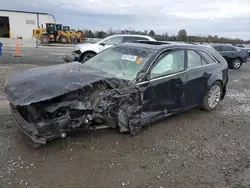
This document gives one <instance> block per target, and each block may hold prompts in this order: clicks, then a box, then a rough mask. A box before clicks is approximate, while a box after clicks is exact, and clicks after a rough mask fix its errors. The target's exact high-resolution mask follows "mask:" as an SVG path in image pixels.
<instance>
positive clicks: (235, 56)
mask: <svg viewBox="0 0 250 188" xmlns="http://www.w3.org/2000/svg"><path fill="white" fill-rule="evenodd" d="M212 47H213V48H214V49H216V50H217V51H218V52H220V54H221V55H222V56H223V57H224V58H225V59H226V61H227V63H228V66H229V68H232V69H239V68H240V67H241V66H242V64H243V63H246V62H247V58H248V54H247V53H246V52H245V51H243V50H241V49H239V48H238V47H235V46H233V45H227V44H215V45H212Z"/></svg>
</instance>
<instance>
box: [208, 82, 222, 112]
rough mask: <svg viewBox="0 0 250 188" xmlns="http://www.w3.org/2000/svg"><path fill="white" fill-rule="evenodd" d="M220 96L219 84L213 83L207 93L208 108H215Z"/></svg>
mask: <svg viewBox="0 0 250 188" xmlns="http://www.w3.org/2000/svg"><path fill="white" fill-rule="evenodd" d="M220 97H221V88H220V86H219V85H214V86H212V88H211V89H210V91H209V95H208V105H209V107H210V108H215V107H216V106H217V105H218V103H219V101H220Z"/></svg>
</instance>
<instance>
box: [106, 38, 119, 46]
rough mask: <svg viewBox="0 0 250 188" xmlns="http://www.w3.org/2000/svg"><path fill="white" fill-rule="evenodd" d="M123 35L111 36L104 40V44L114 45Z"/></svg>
mask: <svg viewBox="0 0 250 188" xmlns="http://www.w3.org/2000/svg"><path fill="white" fill-rule="evenodd" d="M122 40H123V37H113V38H110V39H107V40H106V41H104V42H105V43H106V45H116V44H119V43H122Z"/></svg>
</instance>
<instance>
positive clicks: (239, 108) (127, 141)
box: [0, 64, 250, 188]
mask: <svg viewBox="0 0 250 188" xmlns="http://www.w3.org/2000/svg"><path fill="white" fill-rule="evenodd" d="M36 66H38V65H32V64H29V65H27V64H23V65H20V64H18V65H11V64H8V65H4V64H2V65H1V66H0V80H3V79H4V78H5V77H6V75H7V74H10V73H11V72H15V71H21V70H23V69H28V68H32V67H36ZM249 72H250V64H245V65H243V66H242V68H241V69H239V70H230V73H229V74H230V80H229V85H228V92H227V95H226V97H225V100H224V101H223V102H222V103H221V104H220V106H219V107H218V108H217V110H215V111H213V112H204V111H200V110H198V109H193V110H189V111H187V112H185V113H182V114H179V115H176V116H173V117H170V118H168V119H167V120H165V121H161V122H158V123H155V124H152V125H151V126H148V127H146V128H144V129H143V131H142V132H141V133H140V134H138V135H137V136H130V135H128V134H121V133H119V132H118V131H117V130H98V131H95V132H92V133H80V134H77V135H74V136H70V137H67V138H66V139H64V140H55V141H53V142H51V143H49V144H47V145H46V146H44V147H42V148H39V149H33V148H31V147H29V146H27V145H26V144H25V143H24V137H23V135H22V133H21V132H20V131H19V130H18V128H17V127H16V126H15V124H14V122H13V121H12V119H11V114H10V112H9V109H8V106H7V102H6V100H5V97H4V95H3V93H2V92H1V93H0V107H1V108H0V109H1V111H0V122H1V124H0V126H1V129H0V187H1V188H5V187H6V188H9V187H10V188H12V187H13V188H18V187H26V188H28V187H30V188H33V187H34V188H50V187H53V188H54V187H63V188H119V187H127V188H171V187H175V188H182V187H185V188H194V187H202V188H208V187H218V188H248V187H250V142H249V141H250V136H249V135H250V128H249V125H250V118H249V116H248V114H249V112H250V106H249V102H250V99H249V97H248V96H249V94H250V82H249V79H250V74H249ZM2 88H3V83H2V82H1V85H0V89H1V90H2Z"/></svg>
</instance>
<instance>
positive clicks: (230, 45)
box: [210, 44, 235, 47]
mask: <svg viewBox="0 0 250 188" xmlns="http://www.w3.org/2000/svg"><path fill="white" fill-rule="evenodd" d="M210 46H229V47H235V46H234V45H232V44H210Z"/></svg>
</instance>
